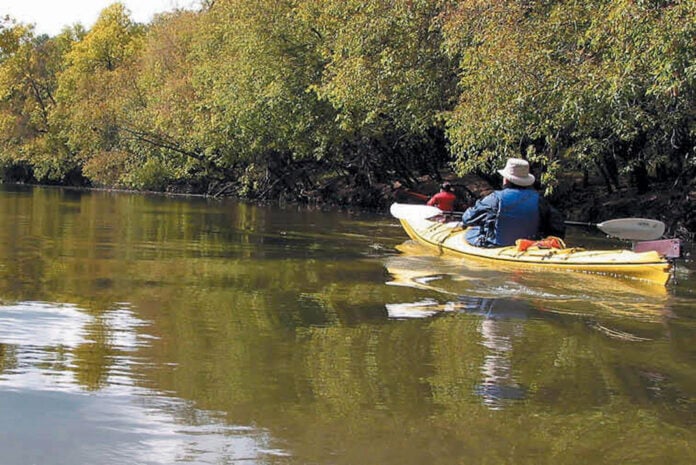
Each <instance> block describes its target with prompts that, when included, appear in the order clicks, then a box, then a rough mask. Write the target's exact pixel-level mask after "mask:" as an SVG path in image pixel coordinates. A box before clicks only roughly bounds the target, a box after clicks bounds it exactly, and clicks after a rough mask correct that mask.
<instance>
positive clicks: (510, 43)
mask: <svg viewBox="0 0 696 465" xmlns="http://www.w3.org/2000/svg"><path fill="white" fill-rule="evenodd" d="M508 157H523V158H526V159H528V160H529V161H530V163H531V165H532V169H533V171H534V173H535V175H537V178H538V180H539V185H538V187H539V188H540V189H541V190H543V191H544V192H545V194H546V195H547V196H548V197H549V199H550V200H551V202H552V203H554V204H555V205H557V206H558V207H559V208H561V209H563V210H564V212H565V214H566V216H567V217H568V218H569V219H573V220H578V221H588V222H596V221H603V220H606V219H610V218H616V217H629V216H633V217H650V218H655V219H659V220H662V221H664V222H665V223H666V224H667V226H668V234H669V235H671V236H673V237H674V236H676V237H682V238H685V239H692V240H693V238H694V233H696V2H693V1H692V0H617V1H608V0H601V1H600V0H588V1H587V2H568V1H561V0H552V1H546V2H534V1H520V0H505V1H503V2H496V3H495V4H491V3H490V2H485V1H482V0H467V1H455V0H423V1H413V0H395V1H393V2H383V1H380V0H360V1H358V0H325V1H322V2H317V1H315V0H291V1H288V2H282V3H278V2H276V1H274V0H203V1H201V2H200V5H199V7H198V9H197V10H195V11H194V10H177V11H174V12H171V13H166V14H161V15H158V16H157V17H155V18H154V19H153V21H152V22H151V23H149V24H140V23H136V22H134V21H133V20H132V19H131V16H130V12H129V11H128V10H127V9H126V8H125V7H124V6H123V5H122V4H120V3H114V4H112V5H111V6H109V7H107V8H105V9H104V10H103V11H102V12H101V15H100V16H99V18H98V20H97V22H96V23H95V24H94V26H92V27H91V29H89V30H88V29H85V28H84V27H82V26H80V25H75V26H72V27H67V28H65V29H64V30H63V32H61V33H60V34H59V35H57V36H55V37H50V36H46V35H37V34H35V33H34V30H33V26H32V25H30V24H23V23H19V22H17V21H16V20H14V19H13V18H10V17H4V18H0V180H2V181H4V182H12V183H25V184H42V185H59V186H70V187H81V188H98V189H106V190H123V191H140V192H149V191H154V192H162V193H165V194H166V193H170V194H171V193H176V194H192V195H205V196H210V197H235V198H238V199H241V200H245V201H251V202H258V203H266V202H278V201H280V202H290V203H298V204H308V205H322V206H338V207H342V208H360V209H370V210H381V211H385V210H386V208H387V207H388V206H389V204H390V203H391V202H393V201H396V200H398V201H404V200H411V201H413V202H417V201H418V199H417V198H415V197H414V196H413V194H409V192H417V193H420V194H424V195H430V194H433V193H434V192H436V191H437V187H438V185H439V184H440V183H441V182H442V181H443V180H449V181H450V182H452V183H453V184H454V185H455V189H456V190H457V193H458V195H459V197H460V199H462V205H461V207H462V208H464V207H466V205H467V204H469V203H471V202H473V200H475V198H477V197H480V196H481V195H483V194H485V193H486V192H488V191H490V190H491V189H493V188H494V187H496V186H497V185H498V183H499V179H497V175H496V169H497V168H500V167H501V166H503V164H504V162H505V159H506V158H508Z"/></svg>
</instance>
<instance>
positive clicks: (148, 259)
mask: <svg viewBox="0 0 696 465" xmlns="http://www.w3.org/2000/svg"><path fill="white" fill-rule="evenodd" d="M0 220H1V221H2V228H0V464H2V465H29V464H39V465H57V464H61V465H62V464H65V465H79V464H88V465H101V464H104V465H107V464H108V465H120V464H123V465H126V464H128V465H132V464H177V463H182V464H249V465H250V464H269V465H271V464H293V465H294V464H317V465H328V464H332V465H344V464H345V465H348V464H354V465H363V464H364V465H369V464H375V465H378V464H379V465H420V464H423V465H425V464H427V465H431V464H434V465H437V464H442V465H450V464H452V465H454V464H457V465H465V464H491V465H500V464H530V465H532V464H534V465H539V464H549V465H550V464H554V465H556V464H568V465H576V464H577V465H580V464H583V465H584V464H612V465H615V464H628V463H630V464H633V465H642V464H646V465H648V464H650V465H659V464H670V465H673V464H685V465H686V464H689V465H690V464H693V463H696V344H695V342H696V270H695V269H694V268H696V267H695V266H694V265H693V264H692V263H691V262H689V261H688V260H683V261H681V262H680V263H679V265H678V268H677V271H676V283H675V284H671V285H669V286H668V287H667V288H664V287H659V286H653V285H650V284H644V283H641V282H637V281H624V280H620V279H613V278H608V277H603V276H591V275H583V274H575V273H540V272H536V271H531V270H526V271H520V272H510V271H500V270H496V269H493V268H487V267H486V266H484V265H481V264H472V263H467V262H466V261H462V260H454V259H451V258H445V257H438V256H434V255H432V254H431V253H429V252H427V251H424V250H422V249H420V248H419V247H418V246H416V245H414V244H412V243H410V242H407V241H406V239H407V237H406V235H405V233H404V232H403V230H402V229H401V227H400V226H399V224H398V222H397V221H396V220H395V219H393V218H391V217H388V216H386V215H376V214H366V213H351V212H326V211H324V212H322V211H319V210H314V211H312V210H308V209H301V208H297V207H285V208H279V207H254V206H248V205H244V204H239V203H234V202H227V201H211V200H205V199H200V198H182V197H174V198H170V197H163V196H147V195H136V194H127V193H106V192H81V191H71V190H63V189H54V188H31V187H21V186H2V187H1V190H0ZM567 239H568V241H567V242H568V243H569V244H572V245H592V246H603V247H604V248H611V247H620V246H623V244H617V243H616V242H614V241H611V240H609V239H606V238H603V237H601V236H599V235H598V234H597V233H595V232H592V231H582V230H578V231H570V236H569V237H568V238H567ZM691 247H692V246H691V245H690V244H687V248H688V249H690V248H691Z"/></svg>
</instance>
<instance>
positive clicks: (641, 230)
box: [597, 218, 665, 241]
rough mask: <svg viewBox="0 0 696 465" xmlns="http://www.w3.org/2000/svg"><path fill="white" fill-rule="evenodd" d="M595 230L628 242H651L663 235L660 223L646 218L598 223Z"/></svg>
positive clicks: (662, 224) (661, 223)
mask: <svg viewBox="0 0 696 465" xmlns="http://www.w3.org/2000/svg"><path fill="white" fill-rule="evenodd" d="M597 229H599V230H600V231H602V232H603V233H605V234H608V235H610V236H613V237H618V238H619V239H626V240H629V241H652V240H655V239H659V238H660V237H662V235H663V234H664V233H665V224H664V223H663V222H662V221H657V220H650V219H646V218H619V219H616V220H609V221H604V222H602V223H599V224H598V225H597Z"/></svg>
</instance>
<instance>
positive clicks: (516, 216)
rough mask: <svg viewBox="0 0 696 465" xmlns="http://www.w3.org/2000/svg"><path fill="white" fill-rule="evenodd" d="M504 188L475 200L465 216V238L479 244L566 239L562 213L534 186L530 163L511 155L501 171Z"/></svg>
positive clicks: (496, 244) (463, 218) (503, 244)
mask: <svg viewBox="0 0 696 465" xmlns="http://www.w3.org/2000/svg"><path fill="white" fill-rule="evenodd" d="M498 173H500V175H501V176H502V177H503V188H502V189H501V190H497V191H494V192H493V193H491V194H490V195H488V196H486V197H484V198H483V199H481V200H479V201H477V202H476V204H475V205H474V206H473V207H470V208H468V209H467V210H466V211H465V212H464V214H463V215H462V223H463V225H464V226H469V227H470V228H469V230H468V231H467V232H466V240H467V241H468V242H469V243H470V244H471V245H475V246H478V247H503V246H508V245H513V244H514V243H515V241H516V240H517V239H542V238H544V237H547V236H556V237H560V238H563V237H564V236H565V224H564V223H563V215H562V214H561V213H560V212H559V211H558V210H556V209H555V208H553V207H551V205H549V203H548V202H547V201H546V199H544V197H543V196H541V195H540V194H539V193H538V192H537V191H536V190H535V189H534V187H532V185H533V184H534V175H533V174H531V173H530V172H529V163H528V162H527V161H526V160H523V159H520V158H509V159H508V160H507V163H506V164H505V168H503V169H502V170H498Z"/></svg>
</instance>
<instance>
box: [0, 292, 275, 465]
mask: <svg viewBox="0 0 696 465" xmlns="http://www.w3.org/2000/svg"><path fill="white" fill-rule="evenodd" d="M147 327H148V322H145V321H143V320H141V319H139V318H137V317H136V316H135V315H134V314H133V313H132V312H131V310H130V309H129V308H127V307H126V306H121V307H117V308H115V309H113V310H111V311H107V312H104V313H102V314H99V315H96V316H95V315H90V314H89V313H88V312H86V311H84V310H83V309H80V308H79V307H77V306H75V305H69V304H53V303H46V302H18V303H14V304H10V305H4V306H0V411H1V412H2V414H3V421H2V423H1V426H0V431H2V434H0V449H1V450H3V458H2V463H3V465H14V464H17V465H20V464H21V465H24V464H28V463H43V464H76V463H89V464H105V465H106V464H109V465H113V464H132V463H138V464H171V463H175V462H178V461H184V462H189V463H191V462H193V463H229V462H247V463H258V462H261V461H265V459H268V458H269V457H283V456H285V455H286V454H285V452H283V451H282V450H277V449H274V448H273V447H272V445H271V443H272V442H273V438H272V437H271V436H270V435H269V434H268V433H267V432H265V431H263V430H260V429H257V428H252V427H248V426H234V425H229V424H227V423H226V422H225V421H224V416H223V415H222V414H219V413H216V412H210V411H203V410H199V409H197V408H195V406H194V405H192V404H190V403H185V402H183V401H181V400H177V399H173V398H170V397H167V396H164V395H162V394H161V393H157V392H153V391H151V390H149V389H147V388H144V387H141V386H139V377H140V376H139V375H138V374H137V372H135V371H134V370H133V368H134V367H138V366H140V365H142V364H143V363H148V362H147V361H146V360H144V359H141V358H140V357H139V356H138V350H139V349H141V348H144V347H147V346H148V345H149V344H150V342H151V341H152V340H153V336H150V335H148V334H147V332H146V329H147ZM191 418H195V419H196V420H195V421H193V422H192V421H190V419H191ZM184 419H185V420H184ZM39 425H40V428H39ZM52 451H60V453H58V454H57V455H53V453H52Z"/></svg>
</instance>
